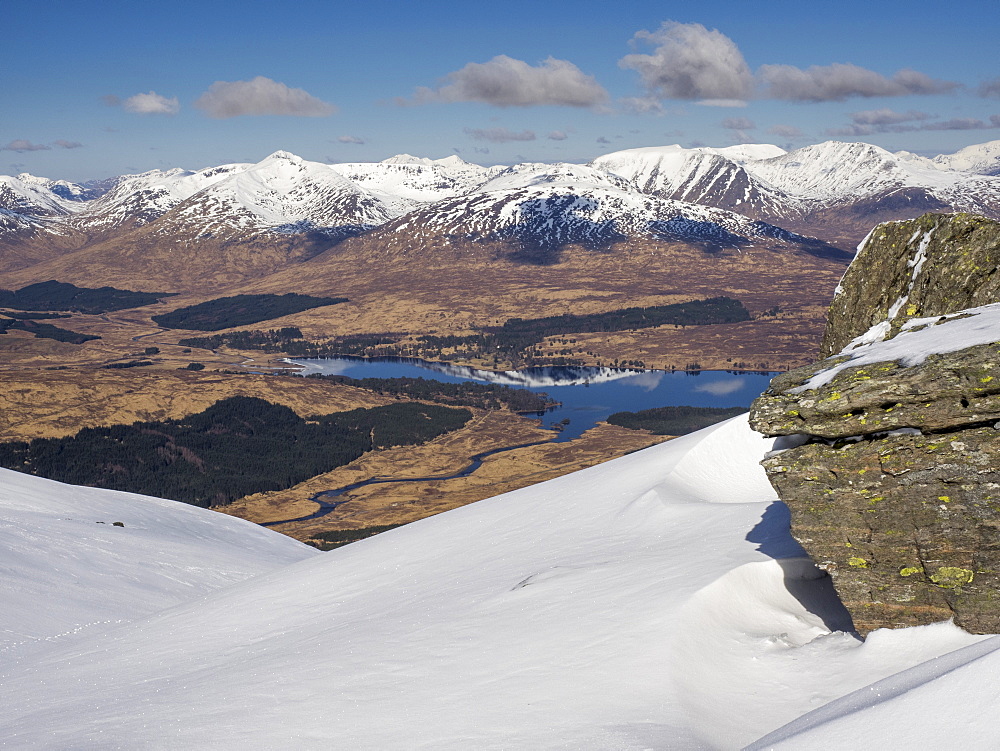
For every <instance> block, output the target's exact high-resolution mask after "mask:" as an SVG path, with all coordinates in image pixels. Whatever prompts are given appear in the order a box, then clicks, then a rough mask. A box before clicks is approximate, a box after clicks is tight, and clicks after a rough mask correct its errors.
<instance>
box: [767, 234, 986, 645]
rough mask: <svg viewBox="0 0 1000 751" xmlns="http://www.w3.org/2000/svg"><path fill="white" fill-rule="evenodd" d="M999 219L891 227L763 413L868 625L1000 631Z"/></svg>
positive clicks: (800, 522)
mask: <svg viewBox="0 0 1000 751" xmlns="http://www.w3.org/2000/svg"><path fill="white" fill-rule="evenodd" d="M998 239H1000V224H998V223H996V222H992V221H990V220H986V219H983V218H982V217H974V216H969V215H964V214H958V215H947V216H941V215H928V216H924V217H921V218H920V219H917V220H912V221H908V222H898V223H892V224H886V225H881V226H879V227H877V228H876V229H875V230H874V231H873V232H872V234H871V235H870V237H869V239H868V241H867V242H866V243H865V244H864V246H863V247H862V249H861V250H860V252H859V253H858V256H857V259H856V260H855V261H854V263H853V264H852V265H851V267H850V268H849V270H848V272H847V274H846V275H845V277H844V280H843V283H842V285H841V287H840V288H838V293H837V295H836V297H835V298H834V302H833V305H832V306H831V313H830V318H829V322H828V326H827V331H826V338H825V345H824V352H825V353H827V354H829V353H831V352H837V351H839V354H837V355H836V356H832V357H828V358H827V359H826V360H824V361H822V362H820V363H816V364H813V365H809V366H806V367H804V368H799V369H797V370H794V371H791V372H789V373H785V374H783V375H781V376H779V377H778V378H775V379H774V381H772V383H771V387H770V388H769V389H768V391H767V392H766V393H765V394H764V395H763V396H761V397H760V398H759V399H758V400H757V401H756V402H755V404H754V407H753V411H752V415H751V421H752V424H753V426H754V427H755V429H757V430H759V431H761V432H763V433H765V434H768V435H784V436H789V439H788V445H789V446H794V447H793V448H788V449H787V450H784V451H781V452H780V453H777V454H775V455H773V456H771V457H770V458H768V459H767V460H765V461H764V467H765V469H766V470H767V473H768V477H769V479H770V480H771V483H772V484H773V485H774V487H775V488H776V490H777V491H778V494H779V495H780V496H781V498H782V500H783V501H784V502H785V503H786V504H788V506H789V507H790V508H791V510H792V532H793V534H794V536H795V537H796V538H797V539H798V540H799V541H800V542H801V543H802V544H803V546H804V547H805V548H806V549H807V550H808V551H809V553H810V554H811V555H812V556H813V558H814V559H815V560H816V562H817V563H819V564H820V565H821V566H823V567H825V568H826V569H827V570H829V571H830V572H831V573H832V574H833V576H834V582H835V586H836V587H837V590H838V592H839V593H840V595H841V598H842V599H843V600H844V604H845V605H847V607H848V609H849V610H850V611H851V613H852V616H853V617H854V622H855V624H856V626H857V627H858V629H859V631H861V632H862V633H867V632H868V631H870V630H872V629H875V628H880V627H895V626H908V625H915V624H922V623H930V622H934V621H939V620H944V619H947V618H951V617H954V618H955V621H956V623H958V624H959V625H960V626H962V627H963V628H965V629H966V630H968V631H972V632H976V633H997V632H998V631H1000V430H998V427H997V426H1000V422H998V420H1000V381H998V378H997V369H998V367H1000V345H998V343H997V340H1000V327H998V324H1000V305H998V304H996V303H997V301H998V300H1000V288H998V280H997V279H996V274H995V270H996V268H997V260H998V258H997V256H998V255H1000V253H998Z"/></svg>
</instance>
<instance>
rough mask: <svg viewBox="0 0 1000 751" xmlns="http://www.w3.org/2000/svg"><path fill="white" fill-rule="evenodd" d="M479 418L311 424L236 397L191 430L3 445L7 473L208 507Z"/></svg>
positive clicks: (401, 417) (339, 417) (356, 416)
mask: <svg viewBox="0 0 1000 751" xmlns="http://www.w3.org/2000/svg"><path fill="white" fill-rule="evenodd" d="M471 417H472V413H471V412H470V411H469V410H467V409H457V408H452V407H445V406H438V405H427V404H418V403H414V402H407V403H400V404H390V405H387V406H383V407H374V408H371V409H355V410H351V411H350V412H339V413H334V414H332V415H324V416H318V417H312V418H310V419H308V420H304V419H303V418H301V417H299V416H298V415H297V414H296V413H295V412H293V411H292V410H291V409H289V408H288V407H285V406H282V405H277V404H271V403H270V402H267V401H264V400H263V399H257V398H253V397H243V396H236V397H230V398H228V399H223V400H220V401H218V402H216V403H215V404H213V405H212V406H211V407H209V408H208V409H206V410H204V411H203V412H199V413H198V414H194V415H190V416H188V417H186V418H184V419H182V420H166V421H162V422H136V423H133V424H132V425H115V426H112V427H101V428H85V429H83V430H81V431H80V432H79V433H77V434H76V435H75V436H71V437H67V438H58V439H56V438H38V439H35V440H33V441H30V442H23V441H17V442H9V443H2V444H0V466H3V467H7V468H9V469H15V470H18V471H20V472H27V473H30V474H34V475H39V476H41V477H47V478H49V479H52V480H58V481H60V482H67V483H72V484H74V485H87V486H93V487H101V488H111V489H115V490H127V491H131V492H134V493H143V494H146V495H155V496H159V497H161V498H172V499H174V500H177V501H184V502H185V503H191V504H194V505H197V506H205V507H207V506H216V505H223V504H226V503H230V502H232V501H233V500H235V499H237V498H240V497H242V496H245V495H249V494H251V493H258V492H261V491H267V490H282V489H284V488H289V487H291V486H293V485H296V484H297V483H300V482H302V481H303V480H306V479H307V478H309V477H313V476H314V475H318V474H321V473H323V472H328V471H330V470H331V469H334V468H335V467H339V466H341V465H344V464H348V463H350V462H352V461H354V460H355V459H357V458H358V457H359V456H361V455H362V454H363V453H364V452H366V451H370V450H372V449H374V448H382V447H389V446H399V445H411V444H419V443H424V442H426V441H429V440H431V439H433V438H435V437H437V436H439V435H441V434H443V433H445V432H448V431H451V430H455V429H457V428H460V427H462V426H463V425H465V423H466V422H467V421H468V420H469V419H471Z"/></svg>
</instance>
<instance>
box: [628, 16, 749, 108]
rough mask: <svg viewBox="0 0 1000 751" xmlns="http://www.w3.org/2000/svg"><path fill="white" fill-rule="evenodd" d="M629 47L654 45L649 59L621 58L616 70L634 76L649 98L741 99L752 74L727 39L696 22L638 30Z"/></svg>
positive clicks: (635, 56)
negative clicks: (634, 44)
mask: <svg viewBox="0 0 1000 751" xmlns="http://www.w3.org/2000/svg"><path fill="white" fill-rule="evenodd" d="M633 42H634V43H643V42H645V43H648V44H652V45H653V47H654V48H653V52H652V54H649V55H643V54H632V55H626V56H625V57H623V58H622V59H621V60H619V61H618V64H619V66H621V67H622V68H628V69H631V70H634V71H636V72H638V73H639V75H640V76H641V77H642V83H643V86H645V87H646V89H647V90H648V91H649V93H650V94H652V95H654V96H657V97H660V98H663V99H691V100H697V99H710V100H722V99H730V100H744V99H748V98H749V97H750V96H751V95H752V93H753V75H752V74H751V72H750V67H749V66H748V65H747V62H746V60H744V59H743V53H741V52H740V50H739V48H738V47H737V46H736V44H735V43H734V42H733V40H732V39H730V38H729V37H727V36H726V35H724V34H722V33H720V32H719V31H718V30H716V29H712V30H711V31H709V30H708V29H706V28H705V27H704V26H702V25H701V24H699V23H688V24H684V23H677V22H676V21H667V22H665V23H664V24H663V25H662V26H660V28H659V29H658V30H656V31H640V32H638V33H637V34H636V35H635V37H634V38H633Z"/></svg>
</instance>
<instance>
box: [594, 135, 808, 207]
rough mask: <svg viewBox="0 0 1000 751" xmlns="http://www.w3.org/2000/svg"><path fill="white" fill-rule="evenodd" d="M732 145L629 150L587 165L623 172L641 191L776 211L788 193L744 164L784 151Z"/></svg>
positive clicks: (684, 199)
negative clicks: (710, 147) (752, 172)
mask: <svg viewBox="0 0 1000 751" xmlns="http://www.w3.org/2000/svg"><path fill="white" fill-rule="evenodd" d="M731 149H732V150H728V149H707V148H698V149H684V148H681V147H680V146H665V147H662V148H645V149H628V150H626V151H619V152H615V153H613V154H606V155H605V156H602V157H599V158H597V159H595V160H594V161H593V162H591V166H593V167H595V168H598V169H603V170H607V171H608V172H612V173H614V174H616V175H621V176H622V177H623V178H625V179H627V180H629V181H631V182H632V183H633V184H634V185H635V186H636V187H638V188H639V190H641V191H642V192H643V193H649V194H651V195H657V196H663V197H664V198H673V199H676V200H679V201H688V202H690V203H700V204H704V205H706V206H714V207H716V208H724V209H729V210H731V211H738V212H740V213H743V214H746V215H748V216H752V217H754V218H760V217H762V216H772V215H780V214H781V212H782V211H783V209H784V207H785V206H786V205H787V204H788V196H786V195H785V194H784V193H782V192H781V191H780V190H778V189H776V188H775V187H774V186H771V185H769V184H767V183H766V182H765V181H762V180H759V179H756V178H755V177H754V176H752V175H751V174H750V173H749V172H748V171H747V168H746V167H745V166H744V164H745V163H746V162H747V161H751V160H753V159H756V158H771V157H773V156H775V154H784V153H785V152H784V151H783V150H782V149H778V148H777V147H763V146H760V145H754V146H753V148H750V147H731ZM737 149H739V150H737Z"/></svg>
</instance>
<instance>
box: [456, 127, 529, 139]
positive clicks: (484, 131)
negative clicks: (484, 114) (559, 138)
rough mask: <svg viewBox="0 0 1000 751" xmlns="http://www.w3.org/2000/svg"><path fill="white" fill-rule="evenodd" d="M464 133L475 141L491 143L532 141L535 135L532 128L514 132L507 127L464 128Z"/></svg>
mask: <svg viewBox="0 0 1000 751" xmlns="http://www.w3.org/2000/svg"><path fill="white" fill-rule="evenodd" d="M465 133H466V135H469V136H471V137H472V138H474V139H475V140H477V141H490V142H491V143H509V142H510V141H534V140H535V139H536V137H537V136H535V132H534V131H533V130H522V131H521V132H520V133H515V132H513V131H511V130H508V129H507V128H466V129H465Z"/></svg>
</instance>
